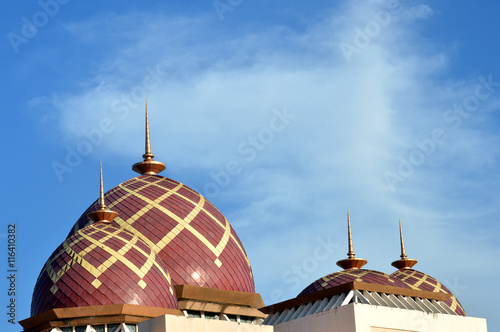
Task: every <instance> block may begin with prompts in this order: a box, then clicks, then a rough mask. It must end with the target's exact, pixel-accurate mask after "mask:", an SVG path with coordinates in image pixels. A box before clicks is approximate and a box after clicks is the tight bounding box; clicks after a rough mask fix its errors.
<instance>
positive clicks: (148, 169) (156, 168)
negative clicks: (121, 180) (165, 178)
mask: <svg viewBox="0 0 500 332" xmlns="http://www.w3.org/2000/svg"><path fill="white" fill-rule="evenodd" d="M154 157H155V155H154V154H152V153H151V139H150V137H149V115H148V101H147V100H146V153H144V154H143V155H142V158H144V161H141V162H138V163H135V164H134V165H133V166H132V170H134V171H135V172H137V173H139V174H142V175H145V174H147V175H156V174H158V173H160V172H161V171H163V170H165V164H164V163H162V162H161V161H155V160H153V158H154Z"/></svg>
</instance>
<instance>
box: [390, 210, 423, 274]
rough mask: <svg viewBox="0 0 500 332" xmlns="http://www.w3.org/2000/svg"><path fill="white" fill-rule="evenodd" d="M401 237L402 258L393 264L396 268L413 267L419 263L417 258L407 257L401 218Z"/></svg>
mask: <svg viewBox="0 0 500 332" xmlns="http://www.w3.org/2000/svg"><path fill="white" fill-rule="evenodd" d="M399 238H400V240H401V256H400V257H401V259H399V260H397V261H394V262H392V264H391V265H392V266H394V267H395V268H396V269H399V270H401V269H411V268H412V267H413V266H414V265H415V264H417V263H418V261H417V260H416V259H409V258H406V257H407V256H406V251H405V242H404V240H403V228H402V227H401V219H399Z"/></svg>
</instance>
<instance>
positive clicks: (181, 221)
mask: <svg viewBox="0 0 500 332" xmlns="http://www.w3.org/2000/svg"><path fill="white" fill-rule="evenodd" d="M133 180H135V181H136V182H140V183H142V184H143V186H141V187H139V188H137V189H133V190H132V189H129V188H127V187H126V186H125V185H124V184H120V185H119V186H118V187H117V188H119V189H122V190H124V191H126V192H127V193H126V194H125V195H123V196H122V197H120V198H119V199H117V200H115V201H114V202H112V203H110V204H109V205H108V207H109V208H110V209H112V208H113V207H114V206H116V205H117V204H118V203H120V202H121V201H123V200H125V199H127V198H128V197H130V196H134V197H137V198H139V199H141V200H143V201H144V202H146V203H147V205H146V206H145V207H143V208H142V209H141V210H139V211H138V212H137V213H136V214H134V215H133V216H132V217H130V218H128V219H127V220H124V219H122V218H121V217H120V216H118V217H117V218H116V219H115V222H116V223H118V224H119V225H120V226H121V227H123V228H125V229H127V230H128V231H130V232H132V233H134V234H137V235H138V236H139V237H140V238H141V240H143V241H144V242H146V243H147V244H148V245H149V246H150V247H151V248H153V250H154V251H155V252H157V253H158V252H160V251H162V250H163V249H164V248H165V247H166V246H167V245H168V244H169V243H170V242H171V241H172V240H173V239H174V238H175V237H176V236H177V235H178V234H179V233H180V232H181V231H182V230H186V231H189V232H190V233H191V234H193V235H194V236H195V237H196V238H197V239H198V240H199V241H200V242H201V243H203V244H204V245H205V246H206V247H207V248H208V249H209V250H210V251H211V252H212V253H213V254H214V255H215V257H217V258H216V259H215V261H214V263H215V264H216V265H217V267H221V266H222V262H221V261H220V260H219V256H220V255H221V254H222V252H223V251H224V249H225V247H226V246H227V244H228V242H229V240H230V239H231V240H233V241H234V243H235V244H236V246H237V247H238V249H239V250H240V252H241V254H242V255H243V257H244V258H245V261H246V262H247V264H248V267H250V261H249V259H248V257H247V255H246V254H245V251H244V249H243V247H242V246H241V245H240V243H239V241H237V240H236V238H235V237H234V235H233V234H232V233H231V225H230V224H229V222H228V221H227V219H226V218H224V223H222V222H221V221H220V220H219V219H217V218H216V217H215V216H214V215H212V213H210V211H208V210H207V209H205V207H204V205H205V202H206V200H205V198H204V197H203V196H201V195H199V194H198V193H196V192H194V191H192V190H190V189H189V188H188V187H186V186H184V185H183V184H181V183H179V184H177V185H176V187H175V188H173V189H168V188H165V187H163V186H160V185H158V183H159V182H162V181H168V180H167V179H166V178H163V177H160V178H159V179H158V180H157V181H155V182H148V181H144V180H142V179H141V178H140V177H136V178H134V179H133ZM168 182H169V183H173V182H170V181H168ZM173 184H175V183H173ZM152 186H154V187H157V188H159V189H161V190H163V191H165V193H164V194H163V195H161V196H160V197H158V198H157V199H155V200H152V199H150V198H147V197H145V196H143V195H141V194H139V191H141V190H143V189H145V188H147V187H152ZM181 188H184V189H186V190H190V191H191V192H193V193H194V194H196V195H199V197H200V201H199V202H194V201H192V200H191V199H189V198H188V197H186V196H183V195H181V194H179V192H178V191H179V190H180V189H181ZM172 195H176V196H178V197H180V198H182V199H183V200H185V201H187V202H189V203H191V204H192V205H193V206H194V208H193V210H192V211H191V212H190V213H189V214H188V215H187V216H186V217H185V218H181V217H179V216H177V215H176V214H175V213H173V212H172V211H170V210H169V209H167V208H165V207H164V206H162V205H161V204H160V203H161V202H163V201H164V200H165V199H167V198H168V197H170V196H172ZM152 208H156V209H158V210H160V211H161V212H163V213H164V214H165V215H167V216H168V217H170V218H172V219H173V220H175V221H176V222H177V223H178V224H177V226H176V227H174V228H173V229H172V230H171V231H170V232H169V233H168V234H165V236H164V237H163V238H162V239H161V240H160V241H158V242H157V243H154V242H152V241H151V240H150V239H148V238H147V237H146V236H145V235H144V234H142V233H141V232H140V231H138V230H137V229H136V228H134V226H133V224H134V222H135V221H137V220H138V219H139V218H140V217H142V216H143V215H144V214H146V213H147V212H148V211H149V210H151V209H152ZM202 210H203V212H204V213H205V214H206V215H207V216H208V217H209V218H210V219H212V220H213V221H214V222H215V224H217V225H219V226H220V227H221V228H222V229H223V230H224V235H223V236H222V238H221V240H220V241H219V243H218V244H217V246H214V245H213V244H212V243H210V241H209V240H208V239H207V238H206V237H205V236H203V235H202V234H201V233H200V232H199V231H197V230H196V229H195V228H194V227H193V226H191V225H190V223H191V221H193V219H194V218H195V217H196V216H197V215H198V214H199V213H200V211H202ZM250 273H251V272H250Z"/></svg>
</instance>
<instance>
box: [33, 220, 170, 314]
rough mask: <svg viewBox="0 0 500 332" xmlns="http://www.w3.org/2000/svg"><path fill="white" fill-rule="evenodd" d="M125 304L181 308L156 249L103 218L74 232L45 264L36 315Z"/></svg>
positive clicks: (36, 294)
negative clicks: (76, 308)
mask: <svg viewBox="0 0 500 332" xmlns="http://www.w3.org/2000/svg"><path fill="white" fill-rule="evenodd" d="M122 303H123V304H137V305H143V306H151V307H160V308H170V309H175V308H177V299H176V296H175V292H174V290H173V287H172V285H171V282H170V276H169V273H168V271H167V269H166V267H165V265H164V264H163V262H162V261H161V260H160V259H159V258H158V257H157V256H156V254H155V253H154V252H153V251H152V250H151V248H150V247H149V246H148V245H147V244H146V243H145V242H144V241H142V240H141V239H139V238H138V236H137V235H135V234H133V233H131V232H128V231H125V230H123V229H119V228H117V227H116V226H113V225H110V224H108V223H104V222H98V223H94V224H92V225H89V226H87V227H85V228H83V229H81V230H79V231H78V232H76V233H75V234H73V235H71V236H69V237H68V238H67V239H66V240H65V241H64V242H63V243H62V244H61V245H60V246H59V247H58V248H57V249H56V250H55V251H54V253H53V254H52V255H51V256H50V258H49V259H48V261H47V263H45V266H44V268H43V269H42V272H41V273H40V276H39V277H38V280H37V283H36V285H35V289H34V292H33V299H32V303H31V316H35V315H38V314H41V313H43V312H46V311H48V310H51V309H55V308H68V307H83V306H97V305H107V304H122Z"/></svg>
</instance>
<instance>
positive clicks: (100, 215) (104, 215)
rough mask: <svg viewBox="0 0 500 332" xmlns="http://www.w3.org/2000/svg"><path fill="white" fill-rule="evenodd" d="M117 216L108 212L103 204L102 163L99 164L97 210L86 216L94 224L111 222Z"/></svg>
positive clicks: (112, 212)
mask: <svg viewBox="0 0 500 332" xmlns="http://www.w3.org/2000/svg"><path fill="white" fill-rule="evenodd" d="M117 216H118V213H116V212H114V211H111V210H108V207H107V206H106V203H105V202H104V185H103V181H102V162H101V192H100V196H99V209H97V210H95V211H93V212H90V213H89V214H87V217H88V218H90V219H92V221H94V222H99V221H104V222H111V221H113V219H115V218H116V217H117Z"/></svg>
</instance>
